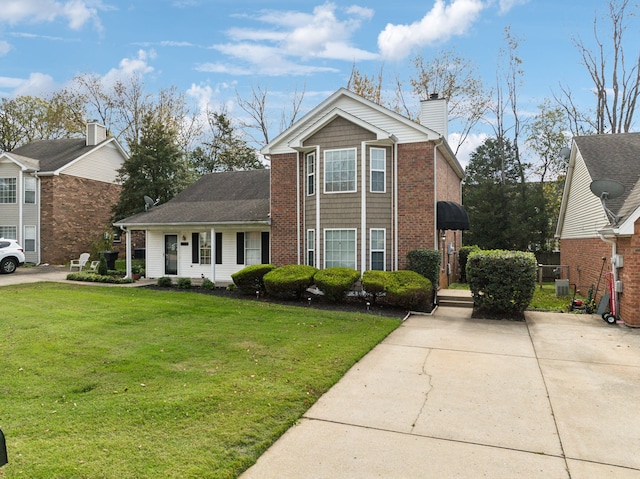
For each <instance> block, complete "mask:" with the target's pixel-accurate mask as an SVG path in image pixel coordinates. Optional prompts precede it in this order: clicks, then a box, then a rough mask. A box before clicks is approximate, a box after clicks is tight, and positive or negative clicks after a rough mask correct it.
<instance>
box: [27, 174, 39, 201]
mask: <svg viewBox="0 0 640 479" xmlns="http://www.w3.org/2000/svg"><path fill="white" fill-rule="evenodd" d="M36 184H37V183H36V179H35V178H34V177H33V176H25V178H24V203H25V204H31V205H33V204H35V202H36Z"/></svg>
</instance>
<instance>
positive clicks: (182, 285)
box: [178, 278, 191, 289]
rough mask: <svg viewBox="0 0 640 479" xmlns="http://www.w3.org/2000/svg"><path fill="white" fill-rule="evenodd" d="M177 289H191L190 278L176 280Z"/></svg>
mask: <svg viewBox="0 0 640 479" xmlns="http://www.w3.org/2000/svg"><path fill="white" fill-rule="evenodd" d="M178 288H179V289H191V278H178Z"/></svg>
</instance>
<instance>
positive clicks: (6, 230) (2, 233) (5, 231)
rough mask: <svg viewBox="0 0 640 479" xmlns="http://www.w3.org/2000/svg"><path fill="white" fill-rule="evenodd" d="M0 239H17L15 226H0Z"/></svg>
mask: <svg viewBox="0 0 640 479" xmlns="http://www.w3.org/2000/svg"><path fill="white" fill-rule="evenodd" d="M0 238H5V239H14V240H17V239H18V228H17V227H16V226H0Z"/></svg>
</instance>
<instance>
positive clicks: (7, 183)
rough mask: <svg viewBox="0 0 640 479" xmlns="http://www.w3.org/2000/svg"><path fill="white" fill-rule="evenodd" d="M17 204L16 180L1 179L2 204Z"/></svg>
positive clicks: (0, 194) (0, 197)
mask: <svg viewBox="0 0 640 479" xmlns="http://www.w3.org/2000/svg"><path fill="white" fill-rule="evenodd" d="M15 202H16V179H15V178H0V203H15Z"/></svg>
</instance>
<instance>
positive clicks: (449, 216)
mask: <svg viewBox="0 0 640 479" xmlns="http://www.w3.org/2000/svg"><path fill="white" fill-rule="evenodd" d="M437 213H438V218H437V226H438V229H439V230H468V229H469V215H467V212H466V211H465V210H464V208H463V207H462V205H459V204H458V203H456V202H455V201H438V204H437Z"/></svg>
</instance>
